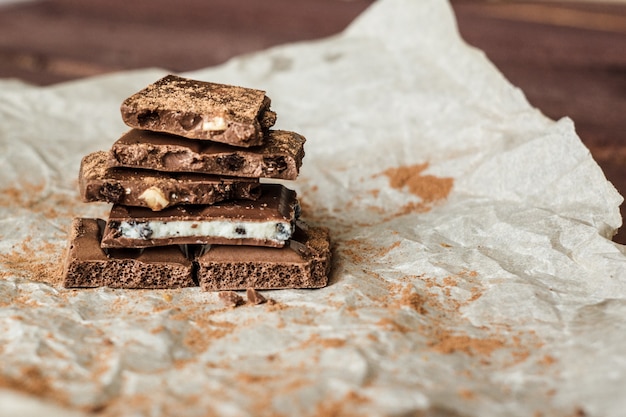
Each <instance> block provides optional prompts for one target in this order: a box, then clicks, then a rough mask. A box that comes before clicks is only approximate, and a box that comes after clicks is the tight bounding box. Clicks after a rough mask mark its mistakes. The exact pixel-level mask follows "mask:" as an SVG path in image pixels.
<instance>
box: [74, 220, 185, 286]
mask: <svg viewBox="0 0 626 417" xmlns="http://www.w3.org/2000/svg"><path fill="white" fill-rule="evenodd" d="M103 227H104V221H103V220H97V219H83V218H76V219H74V220H73V222H72V230H71V233H70V245H69V247H68V250H67V254H66V259H65V268H64V274H63V276H64V281H63V285H64V286H65V287H68V288H69V287H102V286H108V287H111V288H179V287H191V286H194V285H196V284H195V283H194V280H193V268H192V262H191V261H190V260H189V259H187V257H186V256H185V255H184V254H183V252H182V251H181V249H180V248H179V247H178V246H168V247H163V248H148V249H144V250H137V249H111V250H108V251H105V250H103V249H101V248H100V238H101V236H102V233H101V232H102V228H103Z"/></svg>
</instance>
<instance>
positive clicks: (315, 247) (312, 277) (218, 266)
mask: <svg viewBox="0 0 626 417" xmlns="http://www.w3.org/2000/svg"><path fill="white" fill-rule="evenodd" d="M330 258H331V256H330V238H329V235H328V230H326V229H325V228H316V227H307V226H304V225H303V224H299V225H298V227H297V228H296V232H295V233H294V235H293V236H292V238H291V240H290V241H289V243H288V244H287V245H286V246H285V247H283V248H269V247H259V246H234V245H212V246H210V247H208V246H207V250H205V251H204V252H203V253H201V254H199V256H197V258H196V263H197V264H198V268H197V274H198V281H199V283H200V286H201V287H202V289H203V290H206V291H220V290H245V289H247V288H255V289H282V288H321V287H324V286H326V285H327V284H328V274H329V272H330Z"/></svg>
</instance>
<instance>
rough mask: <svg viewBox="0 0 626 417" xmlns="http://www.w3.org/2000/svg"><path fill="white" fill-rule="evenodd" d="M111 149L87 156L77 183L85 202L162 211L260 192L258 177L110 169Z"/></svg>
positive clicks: (242, 197)
mask: <svg viewBox="0 0 626 417" xmlns="http://www.w3.org/2000/svg"><path fill="white" fill-rule="evenodd" d="M108 159H109V153H108V152H102V151H100V152H94V153H91V154H89V155H87V156H85V157H84V158H83V160H82V162H81V165H80V173H79V177H78V185H79V189H80V195H81V197H82V199H83V201H84V202H93V201H104V202H107V203H114V204H123V205H127V206H138V207H148V208H150V209H151V210H155V211H159V210H162V209H164V208H165V207H168V206H175V205H178V204H214V203H217V202H220V201H224V200H229V199H246V200H255V199H257V198H258V197H259V195H260V193H261V189H260V183H259V181H258V179H256V178H228V177H217V176H209V175H203V174H191V173H178V174H164V173H160V172H156V171H149V170H139V169H125V168H108V167H107V164H108Z"/></svg>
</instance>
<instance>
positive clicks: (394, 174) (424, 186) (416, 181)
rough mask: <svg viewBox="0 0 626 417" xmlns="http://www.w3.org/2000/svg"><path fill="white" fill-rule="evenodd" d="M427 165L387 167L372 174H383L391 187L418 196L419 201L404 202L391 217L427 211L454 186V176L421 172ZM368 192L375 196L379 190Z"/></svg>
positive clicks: (443, 198)
mask: <svg viewBox="0 0 626 417" xmlns="http://www.w3.org/2000/svg"><path fill="white" fill-rule="evenodd" d="M428 167H429V163H428V162H425V163H423V164H416V165H404V166H399V167H393V168H388V169H386V170H385V171H383V172H380V173H378V174H375V175H373V176H372V178H376V177H379V176H381V175H384V176H386V177H387V178H388V180H389V186H390V187H391V188H393V189H396V190H402V191H408V192H409V193H410V194H413V195H414V196H416V197H419V198H420V200H421V201H410V202H408V203H406V204H404V205H403V206H402V207H401V208H400V209H399V210H398V211H397V212H396V213H395V214H394V215H393V217H396V216H402V215H405V214H409V213H425V212H427V211H429V210H430V209H431V208H432V206H433V205H434V204H437V203H439V202H441V201H443V200H445V199H446V198H447V197H448V195H449V194H450V191H452V187H453V186H454V178H451V177H437V176H435V175H424V174H423V173H424V171H425V170H426V169H428ZM369 193H370V194H371V195H372V196H374V197H375V198H376V197H377V196H378V194H379V193H380V190H371V191H370V192H369ZM374 209H375V208H374Z"/></svg>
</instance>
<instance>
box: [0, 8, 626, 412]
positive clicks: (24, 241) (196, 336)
mask: <svg viewBox="0 0 626 417" xmlns="http://www.w3.org/2000/svg"><path fill="white" fill-rule="evenodd" d="M163 75H165V72H164V71H162V70H158V69H147V70H142V71H132V72H124V73H118V74H113V75H107V76H102V77H96V78H92V79H87V80H81V81H77V82H71V83H66V84H61V85H56V86H52V87H46V88H39V87H32V86H28V85H23V84H20V83H18V82H15V81H11V80H7V81H2V82H0V96H1V99H0V149H1V152H0V175H1V178H2V187H3V192H2V194H1V195H2V197H1V204H0V235H1V240H0V253H1V255H0V260H1V263H0V265H1V269H0V274H1V275H0V277H1V278H2V279H0V358H1V363H2V367H1V369H0V414H1V415H17V414H20V415H44V414H45V413H47V415H89V414H97V415H103V416H109V415H110V416H117V415H129V416H135V415H137V416H139V415H150V416H161V415H177V416H207V415H209V416H210V415H216V416H244V415H272V416H280V415H283V416H295V415H298V416H327V415H342V416H352V415H354V416H361V415H368V416H383V415H385V416H393V415H398V416H400V415H401V416H404V415H427V416H456V415H458V416H481V417H482V416H503V415H506V416H530V415H532V416H574V415H576V416H582V415H584V416H621V415H623V413H624V412H625V411H624V410H626V396H625V395H623V394H624V393H625V388H624V387H625V386H626V344H625V343H623V342H624V332H625V331H626V262H625V259H626V258H625V257H624V249H623V247H622V246H620V245H618V244H615V243H613V242H611V241H610V237H611V236H612V235H613V233H614V232H615V230H616V228H618V227H619V226H620V224H621V219H620V216H619V211H618V206H619V204H620V203H621V201H622V198H621V197H620V196H619V195H618V193H617V192H616V191H615V189H614V188H613V186H612V185H611V184H610V183H608V182H607V180H606V179H605V177H604V175H603V173H602V172H601V170H600V168H599V167H598V165H597V164H596V163H595V162H594V161H593V159H592V157H591V155H590V153H589V151H588V150H587V149H586V148H585V147H584V146H583V145H582V143H581V142H580V140H579V138H578V137H577V135H576V133H575V128H574V123H573V122H572V121H571V120H569V119H562V120H559V121H553V120H549V119H548V118H546V117H545V116H543V115H542V114H541V113H540V112H539V111H538V110H537V109H534V108H532V107H531V106H530V105H529V104H528V102H527V101H526V99H525V98H524V95H523V92H521V91H520V90H519V89H517V88H515V87H514V86H511V85H510V84H509V83H508V82H507V80H505V79H504V77H503V76H502V75H501V74H500V73H499V72H498V70H497V69H496V68H495V67H494V66H493V65H492V64H491V63H490V62H489V61H488V60H487V59H486V58H485V56H484V54H483V53H481V52H480V51H478V50H476V49H474V48H471V47H469V46H468V45H466V44H465V43H464V42H463V41H462V40H461V39H460V37H459V35H458V32H457V30H456V26H455V21H454V17H453V13H452V11H451V8H450V6H449V5H448V4H447V3H446V2H444V1H440V0H421V1H411V0H379V1H378V2H376V3H374V5H373V6H372V7H371V8H370V9H369V10H367V11H366V12H365V13H364V14H363V15H362V16H360V17H359V18H358V19H357V20H356V21H355V22H354V23H353V24H352V25H351V26H350V27H349V28H348V29H347V30H346V31H345V32H344V33H342V34H341V35H339V36H336V37H333V38H330V39H324V40H320V41H316V42H309V43H301V44H295V45H287V46H282V47H278V48H274V49H271V50H268V51H264V52H261V53H257V54H253V55H249V56H243V57H239V58H237V59H233V60H232V61H230V62H228V63H226V64H225V65H222V66H219V67H216V68H208V69H204V70H201V71H196V72H193V73H188V74H185V75H187V76H190V77H193V78H198V79H203V80H209V81H215V82H224V83H232V84H239V85H243V86H247V87H255V88H261V89H264V90H266V91H267V94H268V95H269V96H270V97H271V98H272V107H273V109H274V110H275V111H276V112H277V113H278V121H277V125H276V127H277V128H281V129H288V130H294V131H297V132H300V133H302V134H303V135H305V136H306V137H307V139H308V140H307V143H306V158H305V160H304V164H303V169H302V172H301V175H300V177H299V178H298V180H297V181H295V182H292V183H290V186H291V187H293V188H295V189H296V190H297V191H298V193H299V196H300V198H301V200H302V205H303V207H304V212H303V216H304V218H305V219H306V220H307V221H308V222H309V223H311V224H316V225H324V226H327V227H329V228H330V231H331V233H332V237H333V242H334V261H333V270H332V275H331V282H330V285H329V286H328V287H326V288H324V289H320V290H283V291H267V292H264V294H265V295H266V296H267V297H269V298H270V299H272V300H273V303H270V304H263V305H254V306H253V305H245V306H241V307H237V308H228V307H226V306H225V305H224V304H222V303H221V302H220V299H219V297H218V296H217V294H215V293H207V292H202V291H200V290H199V289H198V288H191V289H185V290H158V291H141V290H138V291H129V290H112V289H108V288H100V289H90V290H67V289H64V288H62V287H61V286H60V285H59V265H60V264H61V263H62V256H63V250H64V248H65V246H66V244H67V229H68V226H69V224H70V221H71V218H72V217H73V216H100V217H106V216H107V213H108V209H109V206H107V205H106V204H102V205H101V204H83V203H81V202H80V201H79V199H78V195H77V194H78V193H77V181H76V177H77V173H78V167H79V162H80V159H81V157H82V156H83V155H85V154H87V153H89V152H92V151H95V150H106V149H108V148H109V147H110V146H111V144H112V143H113V142H114V141H115V140H116V139H117V138H118V137H119V136H120V135H121V134H122V133H123V132H125V130H126V128H125V126H124V125H123V123H122V121H121V117H120V114H119V110H118V109H119V105H120V103H121V101H122V100H123V99H124V98H125V97H127V96H129V95H130V94H132V93H134V92H135V91H137V90H139V89H141V88H142V87H144V86H145V85H147V84H148V83H150V82H153V81H155V80H156V79H158V78H159V77H161V76H163Z"/></svg>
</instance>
